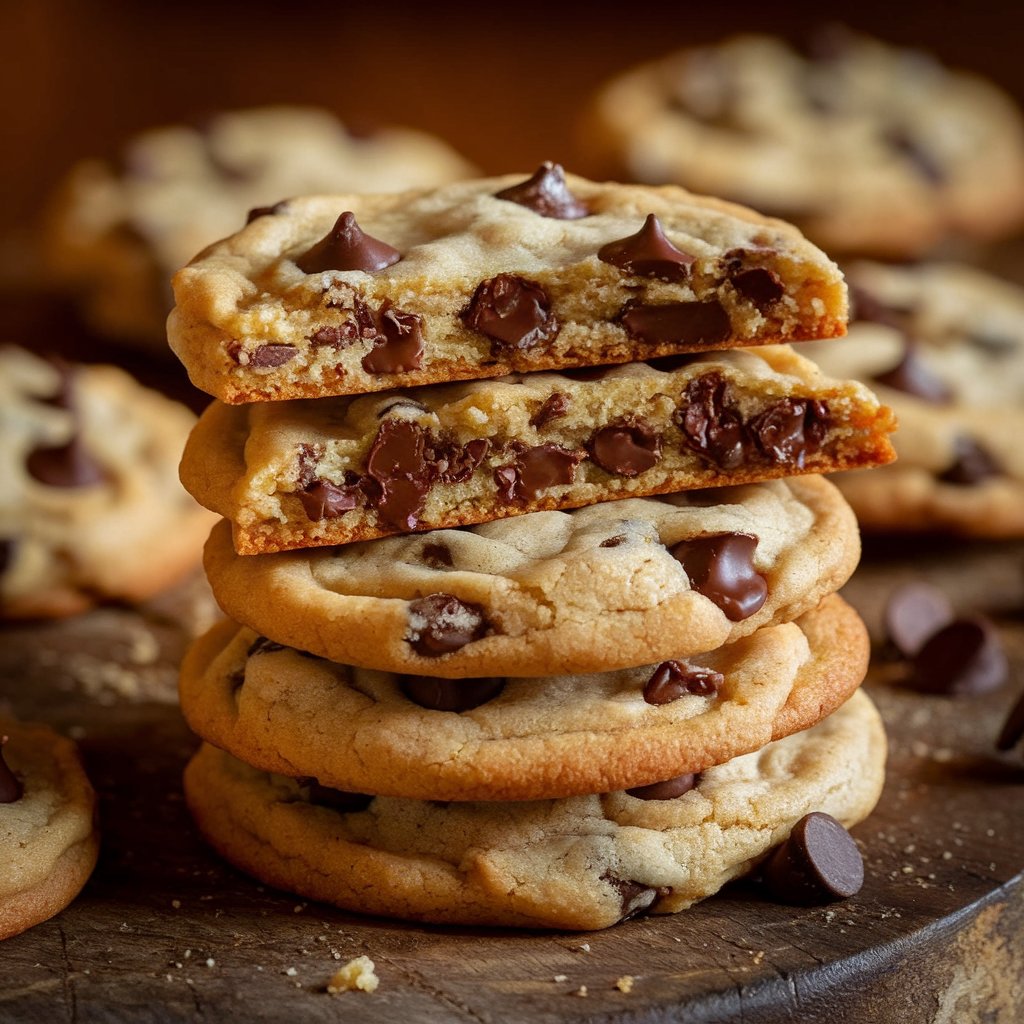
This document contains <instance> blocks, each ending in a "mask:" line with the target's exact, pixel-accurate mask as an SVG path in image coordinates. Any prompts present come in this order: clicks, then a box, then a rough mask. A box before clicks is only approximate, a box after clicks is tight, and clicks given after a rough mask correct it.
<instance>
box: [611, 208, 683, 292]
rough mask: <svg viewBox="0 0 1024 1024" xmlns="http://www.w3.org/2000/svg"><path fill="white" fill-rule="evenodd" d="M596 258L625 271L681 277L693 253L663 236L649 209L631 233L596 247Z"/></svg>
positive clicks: (680, 278)
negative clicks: (642, 221)
mask: <svg viewBox="0 0 1024 1024" xmlns="http://www.w3.org/2000/svg"><path fill="white" fill-rule="evenodd" d="M597 258H598V259H599V260H601V262H602V263H610V264H611V265H612V266H613V267H618V268H619V270H622V271H624V272H625V273H627V274H635V275H637V276H639V277H657V278H660V279H661V280H662V281H685V280H686V278H687V277H689V276H690V265H691V264H692V263H693V262H694V257H693V256H691V255H690V254H689V253H685V252H681V251H680V250H679V249H677V248H676V247H675V246H674V245H673V244H672V243H671V242H670V241H669V240H668V239H667V238H666V237H665V232H664V231H662V229H661V223H660V222H659V220H658V218H657V217H655V215H654V214H653V213H651V214H648V216H647V220H645V221H644V224H643V227H642V228H641V229H640V230H639V231H638V232H637V233H636V234H635V235H629V236H628V237H627V238H619V239H617V240H616V241H614V242H608V243H607V244H605V245H602V246H601V248H600V249H598V250H597Z"/></svg>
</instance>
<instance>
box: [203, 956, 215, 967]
mask: <svg viewBox="0 0 1024 1024" xmlns="http://www.w3.org/2000/svg"><path fill="white" fill-rule="evenodd" d="M216 964H217V961H216V960H214V959H213V957H212V956H208V957H207V958H206V966H207V967H215V966H216Z"/></svg>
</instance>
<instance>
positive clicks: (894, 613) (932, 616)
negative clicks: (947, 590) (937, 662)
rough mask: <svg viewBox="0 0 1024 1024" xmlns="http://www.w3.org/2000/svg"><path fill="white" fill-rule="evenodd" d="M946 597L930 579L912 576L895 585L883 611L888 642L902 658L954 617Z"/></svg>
mask: <svg viewBox="0 0 1024 1024" xmlns="http://www.w3.org/2000/svg"><path fill="white" fill-rule="evenodd" d="M953 618H954V612H953V606H952V605H951V604H950V602H949V598H947V597H946V595H945V594H944V593H943V592H942V591H941V590H939V589H938V588H937V587H933V586H932V585H931V584H930V583H925V582H924V581H923V580H914V581H913V582H912V583H904V584H903V585H902V586H900V587H897V588H896V589H895V590H894V591H893V592H892V593H891V594H890V595H889V600H888V601H887V602H886V605H885V611H884V613H883V621H884V623H885V633H886V637H887V639H888V641H889V643H891V644H892V646H893V647H894V648H895V649H896V651H898V652H899V654H900V655H902V656H903V657H904V658H912V657H913V656H914V655H915V654H917V652H918V651H919V650H921V648H922V647H923V646H924V642H925V641H926V640H927V639H928V638H929V637H930V636H931V635H932V634H933V633H937V632H938V631H939V630H940V629H942V627H943V626H946V625H948V624H949V623H950V622H952V621H953Z"/></svg>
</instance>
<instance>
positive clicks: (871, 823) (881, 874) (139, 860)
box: [0, 541, 1024, 1024]
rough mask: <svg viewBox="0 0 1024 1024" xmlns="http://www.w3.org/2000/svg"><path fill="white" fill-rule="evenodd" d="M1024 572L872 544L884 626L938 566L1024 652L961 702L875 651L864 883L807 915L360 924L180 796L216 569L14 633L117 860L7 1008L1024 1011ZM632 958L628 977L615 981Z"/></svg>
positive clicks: (21, 974) (18, 693)
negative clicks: (882, 775) (337, 989)
mask: <svg viewBox="0 0 1024 1024" xmlns="http://www.w3.org/2000/svg"><path fill="white" fill-rule="evenodd" d="M1022 567H1024V546H1022V545H953V544H950V543H935V542H931V543H920V542H913V543H912V542H908V541H899V542H896V543H894V544H890V545H874V546H873V548H870V549H869V551H868V554H867V557H866V559H865V562H864V564H863V565H862V567H861V569H860V570H859V571H858V573H857V575H856V576H855V578H854V580H853V581H852V582H851V584H850V585H849V587H848V588H847V592H848V595H849V596H850V597H851V599H852V600H853V601H854V602H855V603H856V604H857V605H858V607H860V608H861V609H863V611H864V614H865V617H866V619H867V621H868V622H869V624H870V625H872V626H873V628H875V629H876V630H877V623H878V621H879V615H880V608H881V606H882V604H883V603H884V599H885V595H886V594H887V593H888V591H889V590H890V588H891V586H892V585H893V583H894V581H896V580H899V579H902V578H905V577H907V576H911V575H919V574H924V575H926V576H928V577H930V578H932V579H934V580H935V581H936V582H938V583H939V584H940V585H943V586H945V587H946V588H947V590H948V591H949V593H950V594H951V596H953V598H954V599H955V600H959V601H961V602H962V603H966V604H969V605H970V606H971V607H973V608H978V607H981V606H985V607H989V608H991V609H993V610H996V611H998V612H999V613H1000V626H1001V630H1002V634H1003V637H1004V640H1005V642H1006V644H1007V646H1008V649H1009V650H1010V652H1011V656H1012V659H1013V674H1012V679H1011V682H1010V683H1009V684H1008V685H1007V686H1006V687H1004V688H1003V689H1002V690H1000V691H999V692H997V693H995V694H992V695H990V696H987V697H984V698H980V699H977V698H976V699H959V700H948V699H943V698H938V697H923V696H920V695H917V694H914V693H909V692H907V691H905V690H901V689H899V688H898V687H897V686H896V685H895V681H896V679H897V678H898V676H899V673H900V671H901V670H900V667H899V666H898V665H896V664H892V663H886V662H884V661H882V660H881V659H879V660H878V661H877V662H876V664H875V666H874V667H873V669H872V674H871V677H870V679H869V683H868V685H869V688H870V692H871V694H872V696H873V697H874V698H875V699H876V701H877V702H878V703H879V705H880V707H881V708H882V711H883V713H884V716H885V718H886V721H887V724H888V727H889V730H890V735H891V740H892V750H891V757H890V768H889V776H888V782H887V785H886V789H885V793H884V795H883V798H882V802H881V804H880V806H879V808H878V809H877V811H876V812H875V814H874V815H873V816H872V817H871V818H870V819H869V820H868V821H867V822H865V823H863V824H862V825H861V826H859V827H858V828H857V829H856V830H855V835H856V837H857V839H858V840H859V842H860V843H861V845H862V847H863V850H864V853H865V859H866V864H867V881H866V884H865V886H864V889H863V890H862V892H861V893H860V894H859V895H858V896H856V897H855V898H853V899H851V900H848V901H846V902H843V903H837V904H834V905H832V906H830V907H818V908H810V909H795V908H791V907H785V906H780V905H777V904H774V903H771V902H768V901H766V900H765V899H764V898H763V897H762V895H761V894H760V892H759V891H758V890H757V888H756V887H755V886H754V885H752V884H751V883H738V884H736V885H733V886H731V887H729V888H728V889H727V890H726V891H724V892H723V893H721V894H719V895H718V896H716V897H714V898H712V899H710V900H708V901H706V902H705V903H703V904H700V905H698V906H696V907H694V908H692V909H691V910H689V911H687V912H685V913H683V914H679V915H676V916H674V917H652V918H646V919H640V920H636V921H631V922H627V923H625V924H623V925H620V926H618V927H616V928H612V929H609V930H607V931H604V932H597V933H589V934H565V933H560V934H542V933H537V934H532V933H527V932H515V931H499V930H480V929H458V928H432V927H427V926H415V925H405V924H401V923H395V922H390V921H385V920H380V919H372V918H361V917H358V916H356V915H352V914H345V913H341V912H339V911H336V910H334V909H331V908H327V907H324V906H320V905H317V904H308V903H306V902H305V901H301V900H299V899H296V898H294V897H291V896H288V895H286V894H282V893H280V892H276V891H273V890H269V889H267V888H265V887H263V886H260V885H257V884H256V883H255V882H253V881H251V880H249V879H247V878H245V877H243V876H242V875H240V874H239V873H237V872H235V871H234V870H232V869H231V868H229V867H227V866H226V865H225V864H224V863H223V862H222V861H220V860H219V859H218V858H217V857H216V856H215V855H213V854H212V853H211V852H210V851H209V850H207V849H206V848H205V847H204V845H203V843H202V842H201V841H200V839H199V838H198V837H197V835H196V833H195V831H194V830H193V828H192V826H191V823H190V820H189V818H188V815H187V812H186V810H185V808H184V806H183V803H182V797H181V791H180V773H181V768H182V765H183V764H184V762H185V760H186V759H187V757H188V755H189V753H190V751H191V750H192V749H193V747H194V745H195V741H194V739H193V738H192V737H191V736H190V735H189V733H188V732H187V730H186V729H185V726H184V724H183V722H182V720H181V718H180V716H179V713H178V711H177V708H176V706H175V704H174V690H173V685H174V665H175V664H176V662H177V659H178V658H179V657H180V653H181V651H182V649H183V646H184V643H185V637H186V633H187V630H186V629H185V628H184V626H183V625H182V622H184V621H192V622H195V621H196V620H197V619H201V618H202V617H203V614H204V612H205V611H206V610H208V609H207V606H205V605H204V603H203V591H202V589H201V586H200V585H198V584H197V585H196V586H194V587H193V588H192V589H191V590H190V591H189V592H188V593H187V594H186V595H185V597H182V595H180V594H179V595H176V596H172V597H171V598H170V599H165V600H164V601H162V602H160V603H159V604H157V605H154V606H150V607H148V608H146V609H144V610H142V611H141V612H140V611H133V610H129V609H118V608H115V609H103V610H100V611H97V612H94V613H92V614H91V615H87V616H84V617H81V618H78V619H75V620H71V621H68V622H64V623H58V624H35V625H30V626H8V627H7V628H6V629H4V630H3V632H0V638H2V643H0V700H4V699H6V701H7V702H9V704H10V705H11V708H12V709H13V710H14V711H15V712H16V713H18V714H19V715H21V716H23V717H33V718H37V719H42V720H44V721H48V722H50V723H52V724H54V725H55V726H57V727H58V728H60V729H61V730H63V731H65V732H69V733H70V734H71V735H73V736H75V737H77V738H78V739H79V740H80V743H81V747H82V749H83V751H84V754H85V758H86V761H87V765H88V768H89V770H90V773H91V776H92V778H93V780H94V782H95V784H96V786H97V788H98V790H99V792H100V797H101V820H102V827H103V853H102V856H101V860H100V864H99V867H98V869H97V871H96V873H95V875H94V877H93V879H92V880H91V881H90V883H89V884H88V886H87V887H86V889H85V891H84V892H83V893H82V895H81V897H80V898H79V899H78V900H77V901H76V903H75V904H74V905H73V906H72V907H71V908H69V909H68V910H67V911H65V912H64V913H63V914H61V915H59V916H58V917H57V918H56V919H54V920H52V921H49V922H47V923H44V924H42V925H39V926H38V927H36V928H35V929H33V930H31V931H30V932H28V933H26V934H24V935H22V936H19V937H17V938H14V939H11V940H9V941H7V942H5V943H4V944H3V946H2V947H0V1021H3V1022H6V1021H18V1022H19V1024H20V1022H35V1021H40V1022H42V1021H46V1022H47V1024H51V1022H53V1021H56V1020H62V1019H66V1020H68V1021H74V1022H86V1021H95V1022H104V1024H106V1022H113V1021H123V1020H131V1021H153V1022H157V1021H159V1022H175V1021H192V1020H196V1019H207V1018H211V1019H213V1018H215V1019H216V1020H217V1021H218V1022H219V1024H229V1022H235V1021H237V1022H251V1021H275V1020H298V1019H301V1020H303V1021H315V1022H319V1021H338V1020H342V1021H345V1020H350V1021H357V1020H368V1019H373V1020H374V1021H378V1022H382V1024H390V1022H396V1024H409V1022H412V1021H428V1020H429V1021H437V1020H451V1021H470V1022H478V1024H479V1022H487V1021H501V1022H518V1021H531V1022H552V1024H554V1022H556V1021H597V1020H601V1021H623V1022H624V1021H630V1022H648V1021H649V1022H660V1021H683V1020H685V1021H686V1022H687V1024H701V1022H725V1021H743V1022H745V1024H768V1022H772V1024H774V1022H782V1021H807V1020H816V1019H818V1011H819V1010H820V1011H822V1013H824V1012H825V1009H826V1008H827V1019H828V1020H829V1021H831V1022H835V1024H860V1022H866V1021H891V1020H899V1021H900V1022H901V1024H917V1022H929V1024H946V1022H949V1024H952V1022H956V1024H962V1022H971V1021H979V1022H980V1021H996V1022H1002V1021H1007V1022H1011V1021H1012V1022H1017V1021H1019V1020H1020V1010H1019V1007H1020V1006H1021V1005H1024V990H1022V989H1024V981H1022V978H1024V881H1022V875H1021V872H1022V868H1024V814H1022V811H1024V763H1022V758H1021V756H1020V752H1017V753H1015V754H1011V755H1005V756H998V755H996V753H995V751H994V750H993V747H992V739H993V737H994V735H995V734H996V732H997V731H998V727H999V724H1000V723H1001V721H1002V718H1003V715H1004V713H1005V711H1006V709H1007V708H1008V707H1009V706H1010V704H1011V703H1012V701H1013V699H1014V698H1015V697H1016V695H1017V694H1018V693H1019V692H1020V691H1021V689H1022V688H1024V619H1022V618H1021V617H1020V611H1021V610H1022V609H1024V572H1022ZM185 598H187V600H186V599H185ZM183 610H184V611H183ZM360 954H367V955H369V956H370V957H371V958H372V959H373V960H374V961H375V963H376V965H377V973H378V975H379V976H380V979H381V983H380V988H379V989H378V991H377V992H376V993H374V994H373V995H367V994H365V993H346V994H344V995H340V996H332V995H328V994H327V993H326V992H325V985H326V982H327V979H328V978H329V977H330V975H331V974H332V972H333V970H334V969H335V968H336V966H337V963H338V961H339V960H340V961H342V962H344V961H345V960H348V959H349V958H351V957H354V956H357V955H360ZM624 975H630V976H632V977H633V978H634V979H635V981H634V985H633V988H632V991H631V992H629V993H624V992H621V991H619V990H618V989H617V988H616V987H615V984H616V981H617V980H618V979H619V978H620V977H622V976H624ZM562 976H564V980H555V979H556V978H561V977H562ZM581 986H586V990H587V995H586V996H581V995H577V994H576V993H577V992H578V991H579V990H580V987H581ZM822 1019H825V1018H824V1017H823V1018H822Z"/></svg>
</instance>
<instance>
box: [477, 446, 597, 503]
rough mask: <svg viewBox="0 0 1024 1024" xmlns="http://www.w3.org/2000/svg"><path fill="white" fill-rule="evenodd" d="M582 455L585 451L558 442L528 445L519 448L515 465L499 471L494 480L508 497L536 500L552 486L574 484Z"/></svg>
mask: <svg viewBox="0 0 1024 1024" xmlns="http://www.w3.org/2000/svg"><path fill="white" fill-rule="evenodd" d="M582 459H583V453H582V452H574V451H570V450H569V449H568V448H562V447H561V446H560V445H557V444H539V445H534V446H533V447H526V446H525V445H524V446H521V447H520V448H519V449H518V451H517V452H516V461H515V462H514V463H513V464H512V465H511V466H501V467H499V469H498V470H496V471H495V475H494V482H495V484H496V485H497V487H498V491H499V493H500V494H501V496H502V497H503V498H504V499H505V500H506V501H511V502H522V503H525V502H528V501H533V500H535V499H536V498H539V497H540V496H541V494H542V493H543V492H544V491H546V490H547V489H548V488H549V487H558V486H560V485H563V484H571V483H572V482H573V480H574V479H575V478H576V467H577V466H578V465H579V464H580V462H581V461H582ZM507 470H511V473H509V472H505V471H507Z"/></svg>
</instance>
